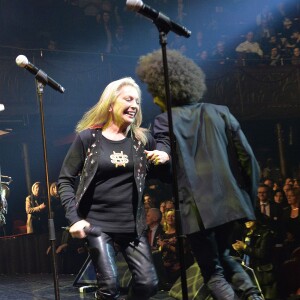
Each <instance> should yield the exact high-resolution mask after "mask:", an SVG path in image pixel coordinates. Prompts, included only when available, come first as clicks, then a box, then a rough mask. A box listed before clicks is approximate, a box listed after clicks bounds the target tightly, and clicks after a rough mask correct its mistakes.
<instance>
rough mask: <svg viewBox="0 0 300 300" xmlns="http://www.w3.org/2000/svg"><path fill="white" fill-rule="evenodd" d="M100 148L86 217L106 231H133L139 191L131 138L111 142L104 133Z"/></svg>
mask: <svg viewBox="0 0 300 300" xmlns="http://www.w3.org/2000/svg"><path fill="white" fill-rule="evenodd" d="M99 150H100V151H99V152H100V155H99V156H98V169H97V173H96V176H95V178H94V184H93V185H92V186H93V189H94V190H93V191H92V202H91V206H90V209H89V211H88V214H87V217H86V220H87V221H88V222H90V223H91V224H92V225H94V226H99V227H100V228H101V230H102V231H104V232H128V233H129V232H134V231H135V222H134V211H135V209H136V205H137V193H136V192H135V190H136V189H135V188H134V176H133V172H134V170H133V166H134V165H133V155H132V139H131V138H125V139H123V140H121V141H111V140H109V139H107V138H105V137H104V136H103V135H101V138H100V149H99Z"/></svg>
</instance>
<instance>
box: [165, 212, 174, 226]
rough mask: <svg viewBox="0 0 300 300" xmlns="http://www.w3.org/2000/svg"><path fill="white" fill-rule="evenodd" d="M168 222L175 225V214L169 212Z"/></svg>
mask: <svg viewBox="0 0 300 300" xmlns="http://www.w3.org/2000/svg"><path fill="white" fill-rule="evenodd" d="M166 222H167V223H168V224H174V223H175V212H174V211H169V212H168V213H167V215H166Z"/></svg>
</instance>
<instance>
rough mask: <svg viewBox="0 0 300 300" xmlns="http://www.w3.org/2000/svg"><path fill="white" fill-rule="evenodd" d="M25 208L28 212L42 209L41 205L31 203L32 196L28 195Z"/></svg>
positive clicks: (36, 211) (32, 212)
mask: <svg viewBox="0 0 300 300" xmlns="http://www.w3.org/2000/svg"><path fill="white" fill-rule="evenodd" d="M25 209H26V213H27V214H34V213H39V212H40V211H41V210H40V208H39V206H32V205H31V201H30V196H28V197H26V201H25Z"/></svg>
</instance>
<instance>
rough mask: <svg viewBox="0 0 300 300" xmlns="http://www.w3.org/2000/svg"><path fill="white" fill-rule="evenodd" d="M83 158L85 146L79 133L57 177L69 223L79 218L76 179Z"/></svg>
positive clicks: (59, 191) (81, 166) (82, 163)
mask: <svg viewBox="0 0 300 300" xmlns="http://www.w3.org/2000/svg"><path fill="white" fill-rule="evenodd" d="M84 160H85V147H84V143H83V141H82V139H81V136H80V135H77V136H76V138H75V140H74V142H73V143H72V145H71V147H70V149H69V151H68V153H67V155H66V157H65V159H64V162H63V165H62V168H61V171H60V174H59V178H58V193H59V196H60V199H61V203H62V205H63V207H64V209H65V212H66V218H67V219H68V221H69V222H70V224H71V225H72V224H74V223H76V222H78V221H80V220H81V218H80V217H79V216H78V213H77V207H76V200H75V194H76V188H75V185H76V179H77V178H78V176H79V175H80V173H81V170H82V168H83V165H84Z"/></svg>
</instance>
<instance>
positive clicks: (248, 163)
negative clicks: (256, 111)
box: [230, 114, 260, 206]
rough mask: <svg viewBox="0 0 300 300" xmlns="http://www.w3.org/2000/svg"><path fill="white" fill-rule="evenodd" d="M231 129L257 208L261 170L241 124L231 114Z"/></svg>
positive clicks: (251, 195)
mask: <svg viewBox="0 0 300 300" xmlns="http://www.w3.org/2000/svg"><path fill="white" fill-rule="evenodd" d="M230 127H231V131H232V139H233V144H234V147H235V149H236V153H237V157H238V160H239V162H240V164H241V168H242V171H243V173H244V174H245V176H246V177H247V180H246V182H247V184H248V187H247V190H248V193H249V196H250V197H251V199H252V203H253V205H254V206H255V200H256V194H257V187H258V183H259V178H260V168H259V165H258V162H257V160H256V158H255V155H254V153H253V151H252V148H251V146H250V145H249V143H248V141H247V138H246V136H245V135H244V133H243V131H242V129H241V127H240V124H239V122H238V121H237V120H236V118H235V117H234V116H233V115H232V114H230Z"/></svg>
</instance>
